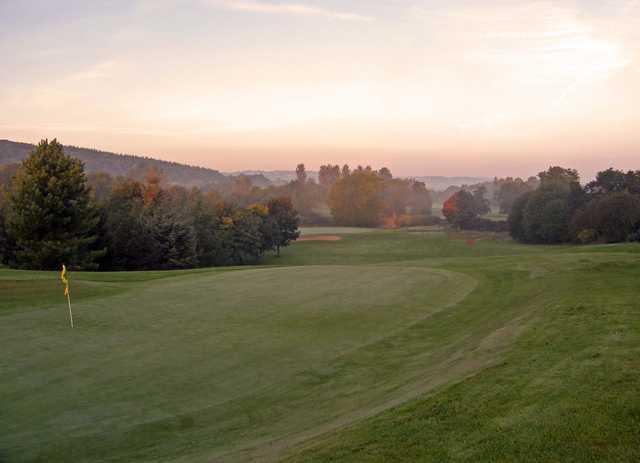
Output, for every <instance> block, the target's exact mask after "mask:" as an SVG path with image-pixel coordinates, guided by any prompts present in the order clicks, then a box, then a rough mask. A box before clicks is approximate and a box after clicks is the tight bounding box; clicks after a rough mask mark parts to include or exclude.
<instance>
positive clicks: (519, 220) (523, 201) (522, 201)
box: [507, 191, 533, 241]
mask: <svg viewBox="0 0 640 463" xmlns="http://www.w3.org/2000/svg"><path fill="white" fill-rule="evenodd" d="M532 193H533V192H532V191H530V192H527V193H524V194H522V195H520V196H519V197H518V198H516V199H515V200H514V202H513V204H512V205H511V210H510V211H509V216H508V218H507V222H508V224H509V233H510V234H511V236H512V237H513V238H514V239H516V240H518V241H526V235H525V229H524V209H525V207H526V206H527V203H528V202H529V197H530V196H531V194H532Z"/></svg>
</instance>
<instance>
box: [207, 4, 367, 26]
mask: <svg viewBox="0 0 640 463" xmlns="http://www.w3.org/2000/svg"><path fill="white" fill-rule="evenodd" d="M211 3H212V4H213V5H216V6H221V7H223V8H227V9H230V10H237V11H247V12H251V13H272V14H292V15H299V16H319V17H324V18H330V19H338V20H341V21H360V22H370V21H374V20H375V18H373V17H371V16H363V15H359V14H356V13H349V12H345V11H337V10H330V9H326V8H320V7H316V6H309V5H302V4H299V3H277V4H276V3H268V2H259V1H252V0H213V1H212V2H211Z"/></svg>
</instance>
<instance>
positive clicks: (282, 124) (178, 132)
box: [0, 0, 640, 177]
mask: <svg viewBox="0 0 640 463" xmlns="http://www.w3.org/2000/svg"><path fill="white" fill-rule="evenodd" d="M11 3H13V4H11ZM87 3H88V5H87ZM54 4H55V5H54ZM0 26H1V27H0V56H2V60H3V69H2V70H1V71H0V83H1V86H0V103H2V104H1V107H2V111H1V112H0V138H8V139H13V140H19V141H28V142H36V141H37V140H39V139H40V138H44V137H48V138H53V137H57V138H58V139H59V140H60V141H61V142H63V143H65V144H74V145H80V146H87V147H95V148H99V149H104V150H111V151H117V152H127V153H133V154H145V155H150V156H153V157H158V158H163V159H171V160H175V161H178V162H186V163H190V164H198V165H204V166H207V167H212V168H215V169H218V170H223V171H230V170H242V169H256V170H257V169H265V170H270V169H291V168H293V167H294V166H295V164H297V163H298V162H304V163H305V164H307V166H308V168H312V169H315V168H317V167H318V165H319V164H321V163H325V162H332V163H336V162H338V163H344V162H348V163H350V164H359V163H361V164H371V165H372V166H380V165H387V166H389V167H390V168H391V169H392V170H393V171H394V172H395V173H396V174H399V175H405V176H410V175H414V176H418V175H482V176H493V175H502V176H503V175H529V174H535V173H537V172H538V171H539V170H542V169H544V168H545V167H547V166H548V165H549V164H550V163H554V164H561V165H565V166H568V167H576V168H578V169H579V170H581V171H582V172H583V176H585V177H588V176H591V175H593V172H594V171H595V170H597V169H602V168H606V167H608V166H611V165H613V166H615V167H619V168H625V169H627V168H636V169H637V168H640V165H638V163H637V159H640V157H639V154H640V130H639V129H638V125H639V121H640V104H639V103H640V67H639V66H638V58H639V57H640V1H638V0H620V1H613V0H609V1H607V0H598V1H596V0H573V1H535V2H532V1H520V0H492V1H483V2H478V1H471V0H468V1H445V0H433V1H411V0H406V1H405V0H369V1H364V0H361V1H356V0H351V1H346V0H342V1H303V0H299V1H297V2H296V1H293V2H283V1H275V0H271V1H266V0H256V1H249V0H193V1H181V2H178V1H160V0H157V1H155V0H148V1H136V2H125V1H123V2H121V3H118V2H116V3H115V4H113V3H110V4H109V5H105V6H103V5H101V4H97V3H95V2H80V1H77V2H76V1H69V2H46V1H43V2H3V3H0Z"/></svg>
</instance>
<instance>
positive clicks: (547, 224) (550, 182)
mask: <svg viewBox="0 0 640 463" xmlns="http://www.w3.org/2000/svg"><path fill="white" fill-rule="evenodd" d="M538 176H539V178H540V186H539V187H538V189H537V190H535V191H532V192H530V193H527V194H526V195H525V196H523V197H524V200H523V201H517V202H516V203H514V207H513V209H512V211H511V214H510V216H509V224H510V228H511V233H512V236H513V237H514V238H516V239H519V240H520V241H524V242H528V243H549V244H551V243H563V242H567V241H569V239H570V237H571V233H570V229H569V227H570V222H571V219H572V217H573V214H574V213H575V211H576V210H578V209H579V208H580V207H581V206H582V205H583V204H584V202H585V195H584V192H583V190H582V188H581V186H580V183H579V177H578V173H577V171H575V170H574V169H564V168H562V167H551V168H549V169H548V170H547V171H545V172H541V173H540V174H539V175H538ZM516 205H517V207H516Z"/></svg>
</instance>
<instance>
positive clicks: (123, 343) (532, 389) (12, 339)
mask: <svg viewBox="0 0 640 463" xmlns="http://www.w3.org/2000/svg"><path fill="white" fill-rule="evenodd" d="M322 233H326V231H323V232H322ZM331 233H339V232H336V231H332V232H331ZM267 264H274V266H263V267H260V268H258V269H255V268H240V269H237V268H236V269H214V270H195V271H188V272H132V273H75V274H72V292H73V296H74V303H75V317H76V323H77V328H76V329H75V330H73V331H71V330H70V329H69V328H68V327H67V321H66V307H65V305H64V301H63V299H62V294H61V289H60V285H59V282H58V281H57V276H56V275H55V274H53V273H47V272H19V271H12V270H6V269H0V336H1V338H2V340H3V341H2V342H3V344H2V350H1V351H0V370H1V371H2V382H0V397H1V398H2V399H1V400H2V402H1V404H0V406H1V413H0V429H2V432H1V433H0V461H2V462H3V463H4V462H5V461H9V462H12V461H43V462H45V461H46V462H66V461H73V462H83V461H86V462H89V461H110V462H119V461H121V462H129V461H180V462H192V461H193V462H200V461H202V462H204V461H250V460H253V461H270V460H278V459H282V458H284V459H285V460H287V461H317V462H326V461H340V462H342V461H347V462H348V461H354V462H356V461H358V462H360V461H379V462H387V461H433V462H441V461H469V462H472V461H473V462H475V461H532V462H533V461H549V462H551V461H565V460H566V461H576V462H577V461H594V462H595V461H619V462H627V461H637V460H638V459H640V445H639V444H638V443H639V442H640V364H639V363H638V359H639V358H640V355H639V354H640V301H639V299H638V296H640V292H639V290H638V282H639V281H640V246H638V245H632V244H627V245H614V246H611V245H607V246H589V247H572V246H547V247H545V246H539V247H538V246H535V247H534V246H522V245H518V244H515V243H513V242H511V241H509V240H505V239H503V238H501V237H499V236H487V237H485V239H479V240H478V241H477V243H476V244H475V246H473V247H471V246H469V245H468V244H467V243H466V242H465V240H464V239H457V238H456V239H454V238H452V237H451V236H447V235H446V234H444V233H438V232H426V231H425V232H416V231H413V232H407V231H376V232H373V233H362V234H344V235H343V239H342V240H341V241H336V242H314V241H309V242H300V243H296V244H294V245H293V246H291V247H290V248H287V249H286V250H284V251H283V256H282V257H280V258H275V257H274V258H270V259H268V261H267Z"/></svg>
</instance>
